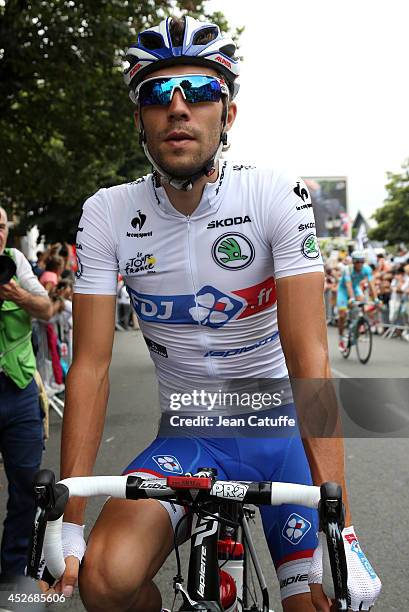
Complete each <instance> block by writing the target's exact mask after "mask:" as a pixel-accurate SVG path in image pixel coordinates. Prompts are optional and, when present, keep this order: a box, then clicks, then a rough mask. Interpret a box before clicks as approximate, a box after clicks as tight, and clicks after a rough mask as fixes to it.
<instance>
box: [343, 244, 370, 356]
mask: <svg viewBox="0 0 409 612" xmlns="http://www.w3.org/2000/svg"><path fill="white" fill-rule="evenodd" d="M351 259H352V266H346V267H345V269H344V271H343V273H342V276H341V278H340V280H339V284H338V292H337V308H338V332H339V350H340V351H341V352H343V351H344V350H345V340H344V327H345V320H346V315H347V310H348V305H349V304H351V303H352V302H353V301H354V300H357V301H359V302H361V301H363V300H364V299H365V296H364V293H363V291H362V286H361V284H362V283H363V282H364V281H367V283H368V288H369V293H370V295H371V297H372V299H373V300H374V302H376V303H377V302H378V294H377V291H376V287H375V282H374V279H373V276H372V269H371V266H368V265H367V264H366V263H365V253H364V252H363V251H353V252H352V254H351Z"/></svg>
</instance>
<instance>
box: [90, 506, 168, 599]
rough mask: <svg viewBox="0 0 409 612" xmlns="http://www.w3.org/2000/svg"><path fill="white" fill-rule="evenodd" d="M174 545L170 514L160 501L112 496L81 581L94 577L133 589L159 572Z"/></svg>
mask: <svg viewBox="0 0 409 612" xmlns="http://www.w3.org/2000/svg"><path fill="white" fill-rule="evenodd" d="M172 546H173V530H172V526H171V522H170V520H169V515H168V513H167V512H166V510H165V509H164V508H163V507H162V506H161V505H160V504H159V502H157V501H156V500H137V501H134V500H119V499H109V500H108V501H107V502H106V504H105V505H104V507H103V509H102V511H101V514H100V515H99V517H98V519H97V522H96V523H95V525H94V528H93V529H92V531H91V533H90V536H89V539H88V543H87V550H86V553H85V556H84V560H83V563H82V565H81V572H80V582H82V583H84V582H85V581H86V580H87V578H91V577H93V578H94V579H95V578H97V579H99V580H101V581H102V582H103V583H104V584H107V585H109V586H110V587H111V588H113V589H119V590H121V591H124V592H127V591H132V590H134V589H135V588H137V587H138V586H140V585H142V584H144V583H145V582H147V581H149V580H151V579H152V578H153V577H154V576H155V574H156V573H157V572H158V570H159V569H160V567H161V566H162V564H163V563H164V561H165V559H166V557H167V556H168V554H169V552H170V551H171V550H172Z"/></svg>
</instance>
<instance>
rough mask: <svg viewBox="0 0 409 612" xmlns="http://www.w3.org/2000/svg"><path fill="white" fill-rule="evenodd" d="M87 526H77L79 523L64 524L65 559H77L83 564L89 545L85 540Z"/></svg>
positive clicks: (63, 548)
mask: <svg viewBox="0 0 409 612" xmlns="http://www.w3.org/2000/svg"><path fill="white" fill-rule="evenodd" d="M84 527H85V525H77V523H63V524H62V536H61V540H62V551H63V555H64V559H65V558H66V557H70V556H72V557H77V559H78V560H79V562H80V563H81V561H82V558H83V556H84V554H85V549H86V548H87V544H86V542H85V540H84Z"/></svg>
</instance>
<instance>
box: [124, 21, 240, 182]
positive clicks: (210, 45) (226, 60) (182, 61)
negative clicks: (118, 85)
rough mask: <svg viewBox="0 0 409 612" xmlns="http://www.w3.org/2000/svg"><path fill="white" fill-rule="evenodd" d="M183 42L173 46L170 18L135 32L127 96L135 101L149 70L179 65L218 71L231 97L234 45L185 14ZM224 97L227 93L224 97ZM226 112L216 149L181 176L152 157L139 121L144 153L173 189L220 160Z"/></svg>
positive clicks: (233, 93)
mask: <svg viewBox="0 0 409 612" xmlns="http://www.w3.org/2000/svg"><path fill="white" fill-rule="evenodd" d="M183 19H184V31H183V38H182V41H181V42H182V44H181V45H180V44H179V45H175V44H174V40H173V39H172V21H173V20H172V18H171V17H167V18H166V19H164V20H163V21H161V22H160V24H159V25H157V26H155V27H152V28H149V29H148V30H145V31H144V32H141V33H140V34H139V35H138V40H137V42H136V44H134V45H131V46H130V47H129V49H128V50H127V52H126V60H127V61H128V62H129V66H128V67H127V68H126V70H125V72H124V80H125V83H126V85H127V86H128V88H129V97H130V98H131V100H132V101H133V102H134V103H135V104H136V103H137V99H136V96H135V89H136V87H137V86H138V85H139V83H141V81H143V80H144V79H145V78H146V77H147V76H148V75H149V74H150V73H151V72H156V71H157V70H159V69H160V68H166V67H168V66H178V65H194V66H207V67H211V68H213V69H214V70H216V71H217V72H219V73H220V74H221V75H222V76H223V77H224V79H225V81H226V83H227V86H228V88H229V92H230V99H231V100H232V99H233V98H234V97H235V96H236V95H237V92H238V90H239V85H238V83H236V78H237V77H238V76H239V72H240V61H239V59H237V58H235V57H234V56H235V52H236V45H235V43H234V41H233V40H232V39H231V38H230V37H229V36H226V35H224V34H222V33H221V31H220V28H219V26H218V25H216V24H214V23H208V22H203V21H199V20H198V19H194V18H193V17H189V16H185V17H184V18H183ZM226 97H227V96H226ZM226 121H227V112H226V111H225V112H224V119H223V122H224V124H223V128H222V130H221V134H220V143H219V145H218V148H217V150H216V151H215V153H214V154H213V155H212V157H211V158H210V159H209V160H208V161H207V162H206V164H205V165H204V166H203V168H201V169H200V170H199V171H198V172H196V173H195V174H194V175H193V176H190V177H186V178H183V179H180V178H176V177H172V176H170V175H169V174H168V173H167V172H166V171H165V170H164V169H163V168H161V167H160V166H159V165H158V164H157V163H156V161H155V160H154V159H153V157H152V156H151V154H150V152H149V150H148V147H147V144H146V137H145V131H144V127H143V124H142V121H141V131H140V142H141V144H142V146H143V149H144V152H145V155H146V156H147V158H148V159H149V161H150V162H151V164H152V166H153V167H154V169H155V170H156V171H157V173H158V174H159V175H160V176H161V177H162V178H164V179H165V180H167V181H168V182H169V183H170V184H171V185H172V186H173V187H175V188H176V189H183V190H186V191H188V190H189V189H191V188H192V186H193V183H194V182H195V181H196V180H197V179H198V178H200V177H202V176H203V175H205V176H209V175H210V174H211V172H212V170H213V169H214V167H215V165H216V162H217V160H218V159H219V157H220V155H221V153H222V150H223V147H227V134H226V132H225V127H226Z"/></svg>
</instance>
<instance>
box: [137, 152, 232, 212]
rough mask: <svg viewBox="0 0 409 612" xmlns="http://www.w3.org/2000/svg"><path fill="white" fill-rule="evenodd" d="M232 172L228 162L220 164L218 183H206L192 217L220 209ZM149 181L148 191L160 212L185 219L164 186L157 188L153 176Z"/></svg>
mask: <svg viewBox="0 0 409 612" xmlns="http://www.w3.org/2000/svg"><path fill="white" fill-rule="evenodd" d="M230 171H231V166H230V164H229V163H228V162H227V161H226V160H224V161H221V162H220V163H219V176H218V178H217V181H215V182H214V183H206V185H205V188H204V190H203V195H202V199H201V200H200V202H199V205H198V206H197V208H196V209H195V211H194V212H193V213H192V215H191V217H199V216H202V215H204V214H207V213H209V212H214V211H215V210H217V209H218V207H219V206H220V203H221V201H222V198H223V196H224V193H225V191H226V186H227V183H228V180H229V178H230ZM149 179H150V180H149V182H148V185H149V187H148V189H149V190H150V192H151V194H152V195H153V198H154V200H155V202H156V205H157V206H158V207H159V208H160V210H161V211H162V212H164V213H165V214H168V215H173V216H179V217H184V216H185V215H183V214H182V213H180V212H179V211H177V210H176V208H174V206H173V205H172V203H171V202H170V200H169V198H168V195H167V193H166V191H165V189H164V188H163V187H162V186H159V187H157V186H156V185H155V178H154V176H153V174H151V175H150V176H149Z"/></svg>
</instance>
